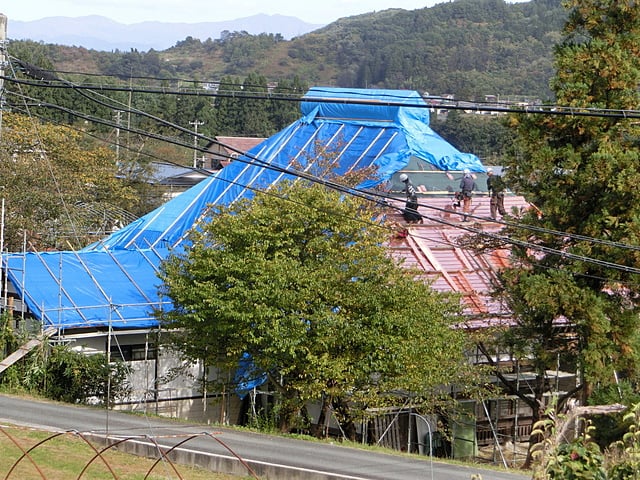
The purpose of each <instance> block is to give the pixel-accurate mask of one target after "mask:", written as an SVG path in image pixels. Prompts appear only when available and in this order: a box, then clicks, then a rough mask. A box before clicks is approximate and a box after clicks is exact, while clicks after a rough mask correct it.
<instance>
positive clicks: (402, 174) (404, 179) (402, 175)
mask: <svg viewBox="0 0 640 480" xmlns="http://www.w3.org/2000/svg"><path fill="white" fill-rule="evenodd" d="M407 180H409V176H408V175H407V174H406V173H401V174H400V181H401V182H406V181H407Z"/></svg>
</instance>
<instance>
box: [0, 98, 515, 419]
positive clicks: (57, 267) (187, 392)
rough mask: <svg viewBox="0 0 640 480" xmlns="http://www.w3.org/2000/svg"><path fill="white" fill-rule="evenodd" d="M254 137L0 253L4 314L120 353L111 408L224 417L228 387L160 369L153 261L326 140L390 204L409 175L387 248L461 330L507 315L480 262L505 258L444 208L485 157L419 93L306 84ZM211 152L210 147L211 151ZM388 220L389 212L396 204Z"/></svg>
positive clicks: (162, 355) (295, 166)
mask: <svg viewBox="0 0 640 480" xmlns="http://www.w3.org/2000/svg"><path fill="white" fill-rule="evenodd" d="M220 140H221V141H220V144H216V147H215V148H218V147H221V145H222V144H224V145H227V146H229V145H230V144H229V143H227V142H229V139H228V138H226V139H225V138H222V137H221V138H220ZM222 140H225V142H223V141H222ZM260 140H261V139H251V140H250V141H249V140H247V143H244V144H240V143H235V145H236V146H235V147H233V148H232V149H230V150H225V151H226V153H225V155H226V154H230V155H229V156H231V153H234V152H235V153H239V152H244V153H243V154H239V155H238V156H237V158H236V159H235V160H234V161H233V162H231V163H230V164H228V165H227V166H226V167H225V168H223V169H221V170H220V171H218V172H216V174H215V175H211V176H208V177H206V178H204V179H202V180H201V181H198V182H197V183H195V184H194V185H193V186H192V187H191V188H188V189H187V190H186V191H184V192H182V193H180V194H179V195H177V196H175V197H174V198H172V199H171V200H169V201H168V202H166V203H165V204H163V205H162V206H160V207H159V208H157V209H156V210H154V211H152V212H150V213H148V214H147V215H145V216H143V217H141V218H139V219H137V220H135V221H133V222H132V223H130V224H128V225H126V226H124V227H123V228H121V229H120V230H118V231H116V232H114V233H112V234H111V235H109V236H107V237H105V238H103V239H102V240H100V241H98V242H95V243H93V244H91V245H87V246H86V247H85V248H83V249H81V250H77V251H61V252H10V253H5V254H3V255H2V257H1V259H2V265H1V267H2V273H3V276H4V279H5V280H6V281H3V282H2V285H7V288H6V291H4V292H3V298H7V297H11V298H12V303H11V309H12V310H13V311H14V312H16V314H19V315H20V316H24V317H26V318H30V319H33V321H34V322H37V323H38V324H39V325H41V326H42V327H43V328H46V329H47V332H48V334H49V335H51V336H52V338H54V339H55V340H56V341H59V342H66V343H69V344H71V345H72V346H74V348H76V349H77V350H79V351H83V352H86V353H88V354H90V353H92V352H107V353H108V354H109V355H112V356H113V357H119V358H122V359H123V360H126V361H128V362H130V364H131V366H132V371H133V374H132V375H133V377H132V382H131V383H132V384H133V385H135V386H136V390H135V391H134V392H133V393H132V395H131V397H130V398H128V399H127V400H126V401H125V402H122V403H121V404H120V405H119V408H128V409H135V410H138V409H144V410H148V409H151V410H153V411H154V412H156V413H161V414H166V415H170V416H175V417H183V418H190V419H194V420H203V421H216V422H231V423H233V422H235V421H236V420H237V418H238V415H239V411H240V401H239V399H238V398H237V396H236V395H235V394H233V393H232V394H228V393H223V392H206V391H204V392H203V391H202V390H201V389H198V387H197V386H196V385H195V384H194V383H193V382H191V381H189V380H188V378H187V377H185V376H182V377H178V378H173V377H171V376H170V373H171V372H172V371H173V370H174V368H176V367H178V366H180V362H179V360H178V359H176V358H175V357H172V356H170V355H168V354H167V353H166V352H164V351H163V350H162V349H160V348H158V344H159V342H158V335H159V325H158V320H157V317H156V315H155V312H157V311H158V310H162V309H163V308H170V307H171V305H170V304H169V302H168V300H167V299H166V298H162V297H161V296H160V295H159V292H158V282H159V280H158V277H157V271H158V268H159V265H160V263H161V262H162V260H163V259H165V258H167V256H168V255H169V254H170V253H172V252H179V251H180V248H181V246H182V245H183V242H184V241H185V238H186V235H187V234H188V232H189V231H190V230H191V229H192V228H194V226H196V225H197V223H198V222H199V221H200V220H201V219H202V217H203V215H205V214H206V213H207V211H208V208H209V207H210V206H211V205H229V204H231V203H232V202H235V201H238V200H239V199H242V198H250V197H251V196H252V195H253V193H254V192H255V191H256V190H258V189H265V188H267V187H269V186H270V185H273V184H275V183H277V182H279V181H282V180H283V179H293V178H296V175H297V174H298V173H299V172H300V171H304V172H314V168H316V167H317V166H318V163H319V162H322V161H326V158H323V156H324V155H325V154H326V153H327V152H330V155H329V157H330V160H331V161H332V162H333V163H334V165H335V171H336V172H337V173H338V174H346V173H349V172H352V171H354V170H358V169H361V168H367V167H374V168H375V170H376V175H375V176H372V177H370V178H367V179H365V180H364V181H363V182H362V183H361V184H360V185H359V186H358V188H359V189H361V190H363V191H366V190H367V189H374V188H378V189H382V190H386V191H387V192H388V195H389V202H390V204H392V205H393V204H394V203H395V204H396V205H397V207H398V209H400V208H401V206H402V204H403V200H402V199H403V194H402V193H401V191H400V190H401V189H400V182H399V181H398V180H397V178H398V175H399V172H405V173H407V174H408V175H410V176H411V177H412V179H413V181H414V184H415V185H416V186H417V187H418V190H419V192H420V197H421V198H420V202H421V204H422V205H423V206H421V208H420V210H421V213H423V215H425V222H424V223H423V224H421V225H411V226H407V227H403V228H401V229H400V230H401V231H399V233H398V236H397V237H394V238H390V241H389V248H390V251H391V254H393V255H395V256H402V257H403V258H406V261H407V262H408V263H409V264H414V265H417V266H419V267H420V268H422V269H423V271H424V275H425V277H426V278H429V279H431V280H433V285H434V288H437V289H441V290H448V291H456V292H459V293H461V294H462V298H463V301H464V306H465V311H466V312H467V319H468V327H469V328H479V327H481V326H482V325H483V324H490V323H495V322H505V321H507V317H506V314H507V312H505V311H504V309H503V306H502V305H499V304H498V303H496V302H495V301H494V300H492V299H491V298H490V296H489V295H488V288H489V286H490V277H491V272H492V270H493V269H494V268H500V266H503V265H504V264H505V262H506V252H498V253H495V254H491V255H486V256H484V255H483V256H478V255H476V254H475V253H474V252H471V251H466V250H465V249H464V248H462V247H460V246H456V243H455V240H456V238H457V237H459V236H460V235H462V234H464V233H465V232H467V231H468V229H469V228H470V227H465V229H462V227H461V224H460V223H459V222H458V221H456V220H457V219H456V215H457V214H456V212H455V210H454V209H452V207H451V203H452V196H453V192H454V190H455V189H456V188H457V184H459V176H460V175H461V172H462V170H463V169H469V170H471V171H472V172H475V173H476V175H478V176H481V175H483V172H484V171H485V167H484V166H483V165H482V163H481V162H480V160H479V159H478V158H477V157H476V156H475V155H472V154H469V153H462V152H460V151H458V150H457V149H456V148H455V147H453V146H452V145H450V144H449V143H447V142H446V141H445V140H444V139H442V138H441V137H440V136H439V135H438V134H437V133H436V132H435V131H433V130H432V129H431V128H430V127H429V105H427V104H426V103H425V101H424V100H423V99H422V97H421V96H420V94H418V93H417V92H412V91H404V90H365V89H361V90H359V89H339V88H328V87H316V88H312V89H311V90H309V92H307V94H306V95H305V97H304V98H303V100H302V103H301V118H300V119H299V120H298V121H296V122H294V123H292V124H291V125H289V126H288V127H286V128H285V129H283V130H282V131H281V132H279V133H277V134H275V135H274V136H272V137H270V138H268V139H266V140H261V141H260ZM251 145H252V146H251ZM225 148H226V147H225ZM223 153H224V152H223V151H222V150H219V149H218V150H216V153H215V154H216V155H222V154H223ZM478 183H479V184H482V182H480V181H479V182H478ZM484 200H485V201H483V197H482V194H481V193H480V194H479V195H478V200H477V202H475V208H476V210H474V212H472V215H473V216H474V219H475V220H476V224H477V226H476V227H473V228H476V229H484V230H496V229H497V228H498V226H497V225H495V224H493V223H492V222H489V219H488V210H487V209H488V200H486V199H484ZM507 205H508V207H509V208H526V207H527V204H526V202H525V201H524V200H523V199H522V198H521V197H517V196H510V197H509V199H508V202H507ZM397 221H398V224H399V225H400V224H401V223H402V221H401V218H400V215H399V214H398V218H397ZM465 225H466V224H465ZM5 308H9V306H8V304H7V305H5ZM189 368H190V374H191V376H192V377H193V378H199V379H202V378H203V377H204V376H205V375H206V374H207V372H206V371H205V370H204V369H203V367H202V366H201V365H193V366H190V367H189ZM212 400H213V401H212Z"/></svg>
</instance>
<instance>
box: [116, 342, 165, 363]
mask: <svg viewBox="0 0 640 480" xmlns="http://www.w3.org/2000/svg"><path fill="white" fill-rule="evenodd" d="M157 358H158V350H157V348H156V346H155V344H153V343H149V344H144V343H137V344H132V345H111V360H112V361H116V362H117V361H124V362H135V361H138V360H155V359H157Z"/></svg>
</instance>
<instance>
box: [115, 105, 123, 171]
mask: <svg viewBox="0 0 640 480" xmlns="http://www.w3.org/2000/svg"><path fill="white" fill-rule="evenodd" d="M121 121H122V111H121V110H116V125H117V127H116V162H119V161H120V122H121Z"/></svg>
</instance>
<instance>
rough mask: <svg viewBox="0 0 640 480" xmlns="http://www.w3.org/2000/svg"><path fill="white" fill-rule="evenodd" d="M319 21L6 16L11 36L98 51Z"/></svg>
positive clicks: (286, 33)
mask: <svg viewBox="0 0 640 480" xmlns="http://www.w3.org/2000/svg"><path fill="white" fill-rule="evenodd" d="M322 26H323V25H320V24H311V23H306V22H303V21H302V20H299V19H298V18H295V17H288V16H285V15H265V14H259V15H253V16H251V17H245V18H238V19H236V20H229V21H224V22H206V23H205V22H203V23H166V22H164V23H163V22H142V23H134V24H131V25H126V24H122V23H118V22H115V21H113V20H110V19H108V18H105V17H101V16H97V15H91V16H86V17H75V18H71V17H48V18H43V19H41V20H35V21H32V22H20V21H12V20H11V19H10V18H9V19H8V24H7V36H8V37H9V39H11V40H34V41H37V42H39V41H42V42H44V43H52V44H56V45H68V46H76V47H85V48H87V49H93V50H99V51H107V52H109V51H114V50H120V51H129V50H131V49H136V50H138V51H148V50H150V49H154V50H166V49H167V48H170V47H172V46H174V45H175V44H176V42H178V41H180V40H184V39H185V38H187V37H189V36H191V37H193V38H197V39H200V40H203V41H204V40H206V39H207V38H211V39H213V40H215V39H217V38H219V37H220V33H221V32H223V31H225V30H228V31H229V32H236V31H237V32H241V31H246V32H247V33H250V34H252V35H258V34H260V33H273V34H278V33H279V34H280V35H282V37H283V38H284V39H286V40H289V39H291V38H294V37H297V36H299V35H303V34H305V33H308V32H312V31H314V30H316V29H318V28H320V27H322Z"/></svg>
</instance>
